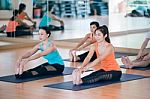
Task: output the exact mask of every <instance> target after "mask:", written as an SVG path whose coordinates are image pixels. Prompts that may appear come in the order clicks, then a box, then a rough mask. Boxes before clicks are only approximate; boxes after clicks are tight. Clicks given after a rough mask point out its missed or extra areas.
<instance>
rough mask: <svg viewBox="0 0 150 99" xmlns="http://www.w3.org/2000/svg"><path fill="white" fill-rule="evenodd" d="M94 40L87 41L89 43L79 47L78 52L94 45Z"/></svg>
mask: <svg viewBox="0 0 150 99" xmlns="http://www.w3.org/2000/svg"><path fill="white" fill-rule="evenodd" d="M95 42H96V40H92V41H89V42H86V43H85V44H83V45H82V46H80V47H79V48H78V49H77V50H78V51H80V50H83V49H84V48H86V47H87V46H89V45H91V44H93V43H95Z"/></svg>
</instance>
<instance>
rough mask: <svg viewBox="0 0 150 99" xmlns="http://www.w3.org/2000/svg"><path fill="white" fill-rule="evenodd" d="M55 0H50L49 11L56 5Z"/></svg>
mask: <svg viewBox="0 0 150 99" xmlns="http://www.w3.org/2000/svg"><path fill="white" fill-rule="evenodd" d="M54 4H55V1H48V9H47V10H48V11H51V10H52V8H53V7H54Z"/></svg>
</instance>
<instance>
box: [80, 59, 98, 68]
mask: <svg viewBox="0 0 150 99" xmlns="http://www.w3.org/2000/svg"><path fill="white" fill-rule="evenodd" d="M98 63H99V59H96V60H94V61H93V62H92V63H90V64H88V65H86V66H84V67H82V69H83V70H84V71H86V70H88V69H89V68H92V67H94V66H96V65H97V64H98Z"/></svg>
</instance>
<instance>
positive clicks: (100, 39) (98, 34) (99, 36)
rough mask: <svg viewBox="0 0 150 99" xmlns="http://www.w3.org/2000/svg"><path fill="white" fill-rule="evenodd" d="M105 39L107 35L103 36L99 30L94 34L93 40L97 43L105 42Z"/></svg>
mask: <svg viewBox="0 0 150 99" xmlns="http://www.w3.org/2000/svg"><path fill="white" fill-rule="evenodd" d="M106 37H107V35H105V36H104V35H103V33H102V32H101V31H100V30H96V32H95V39H96V41H97V42H103V41H105V38H106Z"/></svg>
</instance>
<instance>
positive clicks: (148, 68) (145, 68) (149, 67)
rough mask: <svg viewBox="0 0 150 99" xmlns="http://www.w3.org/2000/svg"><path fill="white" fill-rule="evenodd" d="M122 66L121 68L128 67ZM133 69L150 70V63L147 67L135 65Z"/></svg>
mask: <svg viewBox="0 0 150 99" xmlns="http://www.w3.org/2000/svg"><path fill="white" fill-rule="evenodd" d="M120 67H121V68H126V67H125V65H121V66H120ZM132 69H135V70H150V65H148V66H146V67H134V68H132Z"/></svg>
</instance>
